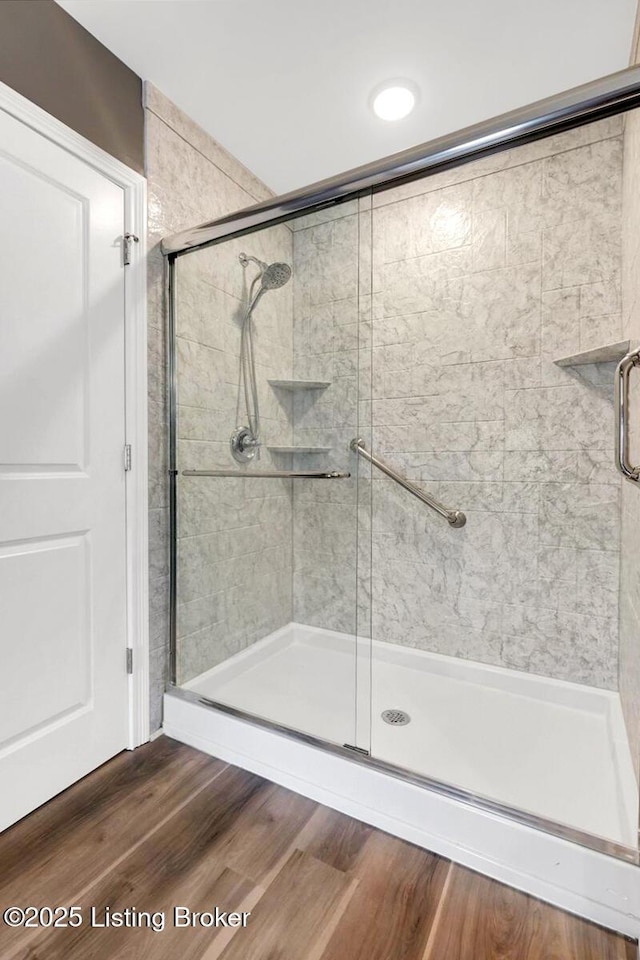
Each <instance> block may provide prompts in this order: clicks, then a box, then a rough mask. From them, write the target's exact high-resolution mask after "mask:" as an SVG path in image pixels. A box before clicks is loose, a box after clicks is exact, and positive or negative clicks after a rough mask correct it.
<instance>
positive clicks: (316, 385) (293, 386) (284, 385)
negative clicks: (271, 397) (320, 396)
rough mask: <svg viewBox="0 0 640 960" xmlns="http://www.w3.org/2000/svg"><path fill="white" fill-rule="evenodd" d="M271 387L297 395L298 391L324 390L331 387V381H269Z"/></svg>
mask: <svg viewBox="0 0 640 960" xmlns="http://www.w3.org/2000/svg"><path fill="white" fill-rule="evenodd" d="M268 383H269V384H270V385H271V386H272V387H279V388H280V389H281V390H290V391H291V392H292V393H297V392H298V391H299V390H326V388H327V387H330V386H331V380H269V381H268Z"/></svg>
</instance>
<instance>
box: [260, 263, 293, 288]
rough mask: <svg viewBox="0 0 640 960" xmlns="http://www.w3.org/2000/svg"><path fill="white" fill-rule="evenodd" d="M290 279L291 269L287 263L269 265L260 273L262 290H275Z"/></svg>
mask: <svg viewBox="0 0 640 960" xmlns="http://www.w3.org/2000/svg"><path fill="white" fill-rule="evenodd" d="M290 279H291V267H290V266H289V264H288V263H270V264H269V266H268V267H265V269H264V270H263V272H262V278H261V282H262V289H263V290H277V289H278V287H284V285H285V283H288V282H289V280H290Z"/></svg>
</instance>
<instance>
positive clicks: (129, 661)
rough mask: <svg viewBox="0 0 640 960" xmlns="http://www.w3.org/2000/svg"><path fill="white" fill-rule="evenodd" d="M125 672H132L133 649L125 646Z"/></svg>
mask: <svg viewBox="0 0 640 960" xmlns="http://www.w3.org/2000/svg"><path fill="white" fill-rule="evenodd" d="M127 673H133V650H132V648H131V647H127Z"/></svg>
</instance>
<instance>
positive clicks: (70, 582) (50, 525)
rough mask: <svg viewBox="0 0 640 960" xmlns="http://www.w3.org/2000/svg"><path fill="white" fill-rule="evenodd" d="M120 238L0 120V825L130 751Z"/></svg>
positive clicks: (99, 194)
mask: <svg viewBox="0 0 640 960" xmlns="http://www.w3.org/2000/svg"><path fill="white" fill-rule="evenodd" d="M123 232H124V197H123V191H122V188H121V187H119V186H117V185H115V184H114V183H112V182H111V181H110V180H108V179H107V178H106V177H104V176H103V175H102V174H100V173H98V172H97V171H96V170H94V169H92V168H91V167H90V166H88V165H87V164H86V163H84V162H83V161H81V160H80V159H79V158H77V157H74V156H72V155H71V154H69V153H68V152H67V151H66V150H64V149H62V148H61V147H58V146H57V145H55V144H53V143H51V142H50V141H48V140H47V139H46V138H45V137H43V136H41V135H40V134H38V133H36V132H35V131H34V130H32V129H30V128H29V127H27V126H26V125H24V124H23V123H21V122H19V121H17V120H15V119H14V118H12V117H10V116H8V115H6V114H4V113H0V263H1V264H2V268H1V270H2V284H1V285H0V409H1V410H2V416H0V624H1V627H0V656H1V660H2V671H0V780H1V781H2V782H4V783H7V782H10V783H11V784H12V787H13V789H12V790H11V791H3V793H2V797H1V798H0V828H1V827H4V826H7V825H8V824H9V823H11V822H13V821H14V820H16V819H18V818H19V817H21V816H24V814H26V813H27V812H29V810H32V809H33V808H34V807H36V806H38V805H39V804H40V803H42V802H44V801H45V800H46V799H48V798H49V797H51V796H53V795H54V794H56V793H58V792H59V791H60V790H62V789H64V788H65V787H66V786H68V785H69V784H70V783H72V782H74V781H75V780H77V779H79V778H80V777H82V776H84V775H85V774H86V773H88V772H89V771H90V770H92V769H93V768H95V767H96V766H98V765H99V764H101V763H103V762H104V761H105V760H107V759H108V758H109V757H111V756H113V755H114V754H115V753H117V752H119V751H120V750H122V749H123V748H124V747H126V745H127V727H128V716H127V695H128V684H127V675H126V658H125V648H126V554H125V549H126V540H125V534H126V530H125V481H124V469H123V459H122V457H123V444H124V441H125V434H124V430H125V420H124V401H125V394H124V386H125V385H124V369H125V368H124V271H123V267H122V255H121V238H122V235H123ZM9 793H10V796H7V794H9Z"/></svg>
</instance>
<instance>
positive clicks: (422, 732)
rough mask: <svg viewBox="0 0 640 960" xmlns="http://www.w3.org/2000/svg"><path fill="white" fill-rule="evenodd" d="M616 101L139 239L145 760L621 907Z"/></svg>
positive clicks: (629, 105) (631, 435) (596, 88)
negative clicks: (148, 317) (553, 879)
mask: <svg viewBox="0 0 640 960" xmlns="http://www.w3.org/2000/svg"><path fill="white" fill-rule="evenodd" d="M638 104H640V71H639V70H637V69H633V70H630V71H624V72H623V73H621V74H617V75H614V76H613V77H610V78H605V79H604V80H602V81H598V82H596V83H592V84H589V85H587V86H585V87H583V88H579V89H577V90H575V91H570V92H569V93H568V94H565V95H563V96H560V97H556V98H553V99H551V100H549V101H545V102H542V103H540V104H536V105H534V106H532V107H529V108H527V109H525V110H521V111H518V112H516V113H514V114H511V115H508V116H506V117H503V118H499V119H498V120H496V121H492V122H490V123H486V124H483V125H481V126H479V127H476V128H473V129H471V128H470V129H469V130H466V131H462V132H461V133H460V134H457V135H455V136H451V137H447V138H444V139H442V140H440V141H434V142H432V143H430V144H427V145H425V146H424V147H422V148H419V149H416V150H413V151H409V152H407V153H405V154H399V155H397V156H396V157H392V158H389V159H387V160H385V161H381V162H379V163H377V164H372V165H370V166H369V167H365V168H361V169H359V170H356V171H353V172H352V173H350V174H346V175H345V176H343V177H340V178H336V179H335V180H333V181H327V182H324V183H322V184H318V185H316V186H314V187H312V188H309V190H306V191H298V192H297V193H294V194H290V195H287V196H285V197H282V198H278V199H276V200H274V201H269V202H267V203H264V204H260V205H258V206H256V207H253V208H250V209H249V210H246V211H241V212H240V213H239V214H238V215H237V216H235V217H228V218H225V219H223V220H220V221H216V222H215V223H212V224H203V225H201V226H198V227H194V228H193V229H192V230H190V231H186V232H185V233H182V234H180V235H177V236H174V237H170V238H168V239H167V240H166V241H165V243H164V253H165V256H166V259H167V264H168V270H167V274H168V303H169V358H170V380H171V395H170V398H169V406H170V448H171V464H170V467H171V469H170V475H171V525H172V530H171V549H172V557H171V561H172V562H171V583H172V598H171V617H172V623H171V632H172V651H171V653H172V673H173V676H172V685H171V687H170V689H169V691H168V693H167V695H166V697H165V710H166V721H165V729H166V730H167V731H168V732H169V733H170V734H171V735H174V736H177V737H179V738H181V739H185V740H186V741H187V742H191V743H193V744H194V745H196V746H202V747H204V748H205V749H207V748H211V749H212V750H213V749H214V747H213V746H212V745H213V744H215V745H216V749H220V747H221V744H222V745H223V746H224V743H223V741H224V739H225V737H226V738H229V737H232V738H235V737H236V736H237V737H238V738H239V739H238V741H237V742H236V743H235V747H236V752H235V753H232V754H231V756H232V758H233V759H234V760H235V761H236V762H240V763H242V762H243V758H244V761H246V764H247V765H248V766H249V768H251V769H260V770H262V771H264V770H267V771H268V770H270V769H271V770H272V771H276V768H278V770H280V782H284V783H287V784H288V785H294V787H295V788H296V789H301V790H302V791H303V792H304V791H305V789H307V790H309V792H310V795H314V796H317V797H319V798H321V799H324V800H325V802H329V803H331V802H334V805H337V806H340V803H339V802H338V801H337V800H336V799H335V798H336V797H337V796H338V795H339V794H340V789H341V788H340V787H339V786H338V785H337V784H335V783H334V784H333V785H330V784H329V783H328V781H327V779H326V777H328V776H329V774H328V773H327V772H326V771H327V770H328V767H324V766H323V764H325V762H328V761H327V758H328V757H332V758H334V759H336V762H338V761H339V762H340V763H341V764H342V766H341V768H340V769H341V770H342V771H343V773H342V776H343V777H344V778H345V779H346V780H347V781H349V783H350V782H351V779H350V778H355V779H357V777H358V776H360V775H361V774H362V775H363V776H364V775H365V774H364V771H369V772H370V773H373V772H375V775H376V776H377V777H380V778H386V780H384V781H383V779H381V780H380V781H379V782H380V783H383V782H384V783H392V784H393V783H395V784H403V783H404V784H405V785H406V784H408V785H410V788H411V790H412V791H414V793H413V794H412V797H414V799H415V803H416V804H420V803H421V802H424V803H425V804H427V805H428V804H429V803H431V802H432V801H433V798H440V799H441V800H442V802H443V803H446V804H449V805H453V806H450V807H449V808H447V809H453V807H455V808H456V809H460V810H464V811H466V812H467V813H468V812H469V811H480V812H482V815H483V816H484V817H487V818H489V820H490V822H491V824H493V825H495V824H496V823H512V824H517V825H518V826H519V827H520V828H524V829H525V830H527V831H529V833H528V834H527V836H529V837H530V836H534V835H535V836H538V835H540V836H542V835H544V836H546V837H551V838H556V839H557V840H558V842H559V843H562V844H564V845H565V846H564V847H562V849H563V850H569V849H570V848H571V849H573V848H578V847H579V848H581V849H583V850H586V851H590V852H591V853H592V854H593V855H595V856H599V857H600V858H601V859H600V860H599V861H598V862H599V863H605V861H606V862H609V863H619V864H622V865H624V868H625V869H626V870H627V873H625V874H624V876H625V877H630V876H632V874H631V873H630V872H629V871H631V870H633V876H634V878H635V877H637V873H636V872H635V871H636V870H637V863H638V842H637V841H638V813H639V811H638V779H637V778H638V762H639V759H640V559H639V556H638V553H639V552H638V543H639V542H640V484H638V482H637V481H638V476H639V471H638V469H637V467H635V466H634V464H637V463H640V443H638V440H639V437H638V423H640V418H639V417H638V416H637V411H638V409H640V380H638V379H637V373H635V372H634V367H635V366H637V365H638V362H639V361H638V356H639V354H638V353H637V347H638V345H639V344H640V307H639V304H640V274H639V273H638V268H639V266H640V227H639V226H638V224H640V112H638V111H637V110H636V109H635V108H636V107H637V106H638ZM629 411H630V417H629ZM229 724H231V726H229ZM234 724H235V726H233V725H234ZM225 725H226V726H225ZM208 730H211V731H212V732H211V734H209V733H208V732H207V731H208ZM242 731H249V732H251V731H254V732H255V731H259V732H260V736H261V737H263V739H262V740H260V741H259V742H260V744H262V746H260V747H259V748H258V752H260V751H262V756H261V757H258V756H257V755H256V756H254V757H253V758H252V757H251V756H250V752H251V751H250V748H249V747H244V746H242V747H240V746H238V743H240V741H241V740H242V737H243V736H245V734H244V733H243V732H242ZM247 735H249V734H247ZM256 736H257V734H256ZM265 737H266V738H267V739H264V738H265ZM269 737H270V738H271V739H270V740H269V739H268V738H269ZM242 742H243V743H244V741H242ZM256 742H258V741H256ZM269 744H271V745H272V747H273V751H274V756H275V755H276V754H278V751H279V750H280V749H281V747H282V745H283V744H290V745H293V747H292V749H294V750H298V751H300V750H304V751H306V754H305V756H306V757H307V760H306V761H304V762H305V763H306V764H307V766H306V768H305V773H304V775H302V774H301V773H300V769H299V768H298V772H297V773H296V777H297V779H296V778H294V777H293V774H291V775H290V776H289V774H287V773H286V771H285V773H282V770H283V769H284V767H286V760H285V761H281V760H278V761H277V762H276V760H275V759H274V760H273V761H272V760H271V759H270V757H269V750H270V749H271V747H269ZM278 745H280V746H278ZM227 746H228V747H229V749H231V750H232V749H233V748H234V744H233V743H231V744H229V743H228V744H227ZM243 751H244V752H243ZM296 757H298V760H296V761H295V762H296V763H298V762H299V763H302V762H303V761H302V760H301V759H300V758H301V757H302V754H296ZM292 762H293V761H292ZM260 764H262V766H260ZM283 764H284V766H283ZM314 766H315V767H317V769H318V772H317V775H316V774H315V773H314V772H313V769H312V768H314ZM267 775H269V774H267ZM314 777H315V779H314ZM277 778H278V774H277V773H274V779H277ZM323 778H324V779H323ZM355 779H354V783H355ZM294 780H295V783H294ZM305 784H306V787H305ZM310 784H311V785H312V786H310ZM314 784H315V786H313V785H314ZM345 789H346V788H345ZM349 789H351V787H349ZM384 789H386V787H385V788H384ZM398 789H400V787H398ZM353 790H356V787H355V786H354V787H353ZM314 791H315V792H314ZM354 795H355V794H353V792H352V794H350V797H351V799H350V800H349V802H348V803H347V802H346V801H345V802H344V803H343V804H342V807H341V808H342V809H346V810H355V809H356V807H355V806H354V803H355V801H354V800H353V796H354ZM332 797H333V801H332V799H331V798H332ZM421 798H424V799H423V800H422V799H421ZM427 798H431V799H427ZM362 802H363V808H362V809H365V808H367V809H370V808H373V807H375V801H374V800H372V799H371V797H369V798H367V799H365V800H363V801H362ZM412 802H413V801H412ZM349 804H351V806H349ZM456 805H457V806H456ZM426 809H427V808H426V807H425V810H426ZM429 809H430V808H429ZM360 815H363V817H364V818H366V815H365V814H362V811H360ZM385 816H386V815H385ZM425 816H426V814H425ZM372 822H378V823H380V824H381V825H383V826H385V825H386V828H387V829H393V826H392V825H391V820H390V819H389V818H388V817H387V820H382V821H381V820H378V821H376V820H375V818H374V820H373V821H372ZM486 822H489V821H486ZM492 829H493V827H492ZM406 835H407V836H409V837H411V836H413V834H411V833H410V831H407V832H406ZM445 839H446V843H448V844H449V846H448V847H446V849H447V850H450V849H451V844H452V843H453V844H455V842H456V838H455V837H449V838H445ZM443 843H444V841H443ZM445 846H446V844H445ZM443 849H444V848H443ZM554 849H555V848H554ZM558 849H560V848H558ZM554 855H555V854H554ZM485 857H486V858H487V859H491V857H493V859H494V860H495V861H496V862H498V861H499V860H500V854H499V853H498V852H496V851H494V852H493V853H492V852H491V850H488V852H487V851H485ZM462 859H463V861H464V856H463V857H462ZM465 862H469V863H471V865H473V862H472V858H471V856H469V857H467V860H466V861H465ZM474 862H475V861H474ZM605 865H606V863H605ZM489 872H491V870H489ZM498 873H499V872H498ZM498 873H496V872H494V875H498ZM634 882H636V881H635V880H634ZM587 896H591V894H589V893H587ZM603 896H604V895H603ZM592 899H593V897H592ZM627 900H628V902H627V904H626V907H625V910H626V914H627V915H628V916H629V917H633V924H636V923H637V921H638V918H639V917H640V907H639V906H638V902H637V901H635V902H633V903H632V902H630V900H629V898H627ZM631 900H633V897H632V898H631ZM564 905H567V906H569V908H570V909H572V908H575V909H579V908H578V907H576V906H575V905H574V906H573V907H572V905H571V903H569V902H566V903H565V904H564ZM605 906H606V909H615V907H612V906H611V904H610V903H608V904H607V905H605ZM603 909H604V907H603ZM618 909H619V910H621V911H622V912H623V913H624V912H625V910H623V909H622V908H621V907H620V906H619V905H618ZM607 916H608V915H607V914H606V911H605V913H598V914H597V915H596V919H601V920H602V919H603V918H604V921H606V919H607ZM629 922H630V923H631V921H629ZM635 930H636V927H635V926H633V929H631V930H630V932H632V933H633V932H634V931H635Z"/></svg>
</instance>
